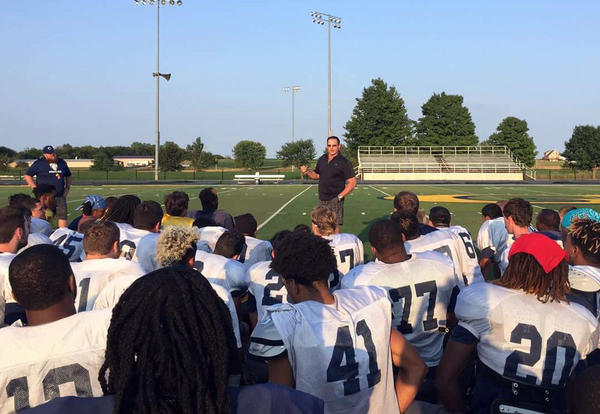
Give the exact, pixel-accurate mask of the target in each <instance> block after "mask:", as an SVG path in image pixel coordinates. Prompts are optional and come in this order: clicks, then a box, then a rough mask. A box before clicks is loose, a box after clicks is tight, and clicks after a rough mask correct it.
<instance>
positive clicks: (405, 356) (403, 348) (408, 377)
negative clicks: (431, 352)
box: [390, 328, 427, 412]
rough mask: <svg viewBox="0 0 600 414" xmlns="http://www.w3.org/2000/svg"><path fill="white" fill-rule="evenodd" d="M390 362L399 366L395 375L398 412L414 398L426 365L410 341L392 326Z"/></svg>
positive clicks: (402, 410)
mask: <svg viewBox="0 0 600 414" xmlns="http://www.w3.org/2000/svg"><path fill="white" fill-rule="evenodd" d="M390 349H391V351H392V362H393V364H394V365H395V366H396V367H398V368H400V370H399V372H398V376H397V377H396V384H395V388H396V398H397V399H398V407H400V412H405V411H406V409H407V408H408V407H409V406H410V405H411V404H412V402H413V400H414V399H415V397H416V395H417V392H418V391H419V387H420V386H421V383H422V382H423V378H425V374H427V365H425V363H424V362H423V360H422V359H421V357H420V356H419V354H418V353H417V351H416V350H415V349H414V348H413V347H412V345H411V344H410V343H408V341H407V340H406V339H405V338H404V337H403V336H402V334H400V332H398V331H397V330H395V329H393V328H392V331H391V334H390Z"/></svg>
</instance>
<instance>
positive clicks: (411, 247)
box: [404, 230, 468, 289]
mask: <svg viewBox="0 0 600 414" xmlns="http://www.w3.org/2000/svg"><path fill="white" fill-rule="evenodd" d="M404 247H405V248H406V252H407V253H408V254H411V253H418V252H429V251H434V252H438V253H442V254H443V255H444V256H446V257H448V258H449V259H450V260H452V263H453V264H454V272H455V273H456V279H457V281H456V284H457V286H458V287H459V288H461V289H462V288H463V287H464V286H466V285H467V284H468V280H465V279H464V278H463V277H462V269H461V267H460V259H459V254H458V251H457V250H456V242H455V240H454V236H453V235H452V234H451V233H449V232H445V231H439V230H438V231H434V232H432V233H429V234H426V235H425V236H419V237H418V238H416V239H414V240H409V241H406V242H405V243H404Z"/></svg>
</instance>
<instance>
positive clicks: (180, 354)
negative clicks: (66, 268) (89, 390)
mask: <svg viewBox="0 0 600 414" xmlns="http://www.w3.org/2000/svg"><path fill="white" fill-rule="evenodd" d="M107 371H108V378H107V377H106V373H107ZM240 371H241V369H240V362H239V360H238V354H237V348H236V340H235V336H234V334H233V327H232V322H231V316H230V314H229V311H228V309H227V306H226V305H225V304H224V303H223V301H222V300H221V299H220V298H219V297H218V296H217V294H216V293H215V291H214V290H213V289H212V287H211V285H210V283H209V282H208V281H207V280H206V279H205V278H204V277H203V276H202V275H201V274H200V273H199V272H197V271H196V270H194V269H191V268H187V267H185V266H172V267H166V268H162V269H159V270H156V271H154V272H152V273H149V274H147V275H146V276H144V277H142V278H139V279H138V280H137V281H135V282H134V283H133V284H132V285H131V286H130V287H129V288H128V289H127V290H126V291H125V292H124V293H123V295H122V296H121V298H120V300H119V302H118V303H117V305H116V306H115V308H114V310H113V314H112V319H111V323H110V327H109V329H108V338H107V346H106V355H105V361H104V364H103V365H102V367H101V369H100V372H99V375H98V379H99V381H100V385H101V386H102V390H103V392H104V394H115V404H114V412H115V413H165V414H166V413H188V414H191V413H208V414H221V413H230V412H231V408H230V404H229V399H228V395H227V384H228V379H229V376H230V375H237V374H239V372H240Z"/></svg>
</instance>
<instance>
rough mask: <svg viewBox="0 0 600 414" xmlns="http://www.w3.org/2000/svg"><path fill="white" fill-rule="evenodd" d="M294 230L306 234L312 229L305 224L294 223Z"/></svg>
mask: <svg viewBox="0 0 600 414" xmlns="http://www.w3.org/2000/svg"><path fill="white" fill-rule="evenodd" d="M294 231H299V232H301V233H306V234H311V233H312V231H311V230H310V227H308V226H307V225H306V224H298V225H296V227H294Z"/></svg>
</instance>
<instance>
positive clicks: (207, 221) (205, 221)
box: [193, 216, 217, 229]
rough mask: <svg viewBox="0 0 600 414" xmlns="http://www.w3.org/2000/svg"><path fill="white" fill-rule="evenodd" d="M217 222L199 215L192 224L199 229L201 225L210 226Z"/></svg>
mask: <svg viewBox="0 0 600 414" xmlns="http://www.w3.org/2000/svg"><path fill="white" fill-rule="evenodd" d="M216 225H217V224H216V223H215V221H214V220H212V219H210V218H208V217H205V216H200V217H198V218H197V219H196V220H194V223H193V226H195V227H198V228H199V229H201V228H202V227H210V226H216Z"/></svg>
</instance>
